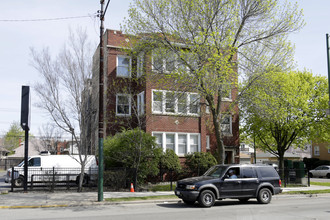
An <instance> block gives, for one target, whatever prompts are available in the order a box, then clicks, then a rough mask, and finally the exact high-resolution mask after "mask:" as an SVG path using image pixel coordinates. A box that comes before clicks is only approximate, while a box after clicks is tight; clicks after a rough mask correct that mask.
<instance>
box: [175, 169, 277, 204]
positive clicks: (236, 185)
mask: <svg viewBox="0 0 330 220" xmlns="http://www.w3.org/2000/svg"><path fill="white" fill-rule="evenodd" d="M280 192H282V189H281V179H280V177H279V175H278V173H277V172H276V170H275V169H274V167H273V166H269V165H239V164H235V165H216V166H213V167H211V168H210V169H209V170H208V171H207V172H206V173H205V174H204V175H203V176H200V177H192V178H187V179H183V180H180V181H178V182H177V187H176V189H175V195H176V196H178V197H179V198H181V199H182V200H183V202H184V203H186V204H188V205H192V204H194V203H195V202H196V201H198V203H199V205H200V206H202V207H211V206H213V204H214V203H215V201H216V200H222V199H226V198H230V199H239V200H240V201H241V202H247V201H248V200H249V199H250V198H257V200H258V202H259V203H261V204H267V203H269V202H270V201H271V199H272V195H275V194H278V193H280Z"/></svg>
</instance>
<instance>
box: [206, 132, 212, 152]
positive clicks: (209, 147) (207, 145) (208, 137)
mask: <svg viewBox="0 0 330 220" xmlns="http://www.w3.org/2000/svg"><path fill="white" fill-rule="evenodd" d="M210 149H211V146H210V135H206V150H210Z"/></svg>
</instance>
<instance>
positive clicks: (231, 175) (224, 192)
mask: <svg viewBox="0 0 330 220" xmlns="http://www.w3.org/2000/svg"><path fill="white" fill-rule="evenodd" d="M241 183H242V180H241V177H240V168H239V167H231V168H230V169H229V170H228V171H227V172H226V174H225V176H224V177H223V181H222V184H221V186H220V197H222V198H235V197H237V196H239V195H240V194H241Z"/></svg>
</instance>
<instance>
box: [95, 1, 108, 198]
mask: <svg viewBox="0 0 330 220" xmlns="http://www.w3.org/2000/svg"><path fill="white" fill-rule="evenodd" d="M109 3H110V0H108V2H107V5H106V7H105V10H104V11H103V7H104V0H100V4H101V10H100V11H99V17H100V22H101V24H100V66H99V170H98V184H97V185H98V196H97V200H98V201H99V202H101V201H103V169H104V168H103V164H104V162H103V137H104V132H103V129H104V122H103V120H104V117H103V105H104V103H103V94H104V66H103V62H104V60H103V59H104V53H103V32H104V26H103V21H104V15H105V13H106V11H107V9H108V6H109Z"/></svg>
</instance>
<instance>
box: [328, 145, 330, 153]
mask: <svg viewBox="0 0 330 220" xmlns="http://www.w3.org/2000/svg"><path fill="white" fill-rule="evenodd" d="M328 154H330V146H329V147H328Z"/></svg>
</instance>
